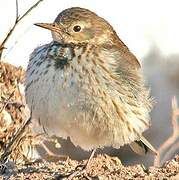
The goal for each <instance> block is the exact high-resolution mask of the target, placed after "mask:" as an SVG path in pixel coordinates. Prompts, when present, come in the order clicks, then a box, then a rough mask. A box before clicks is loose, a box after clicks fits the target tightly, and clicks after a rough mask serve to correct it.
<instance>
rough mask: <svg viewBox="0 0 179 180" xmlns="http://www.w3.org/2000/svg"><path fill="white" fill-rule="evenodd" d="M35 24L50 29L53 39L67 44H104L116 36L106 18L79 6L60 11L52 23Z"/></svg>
mask: <svg viewBox="0 0 179 180" xmlns="http://www.w3.org/2000/svg"><path fill="white" fill-rule="evenodd" d="M35 25H37V26H40V27H42V28H46V29H49V30H51V32H52V36H53V40H54V41H57V42H60V43H67V44H68V43H74V44H79V43H95V44H96V45H97V44H104V43H110V42H113V41H114V39H115V38H116V36H117V35H116V33H115V31H114V30H113V28H112V26H111V25H110V24H109V23H108V22H107V21H106V20H104V19H103V18H101V17H99V16H98V15H96V14H95V13H93V12H91V11H89V10H87V9H84V8H79V7H73V8H69V9H66V10H64V11H62V12H61V13H60V14H59V15H58V16H57V18H56V19H55V21H54V23H37V24H35Z"/></svg>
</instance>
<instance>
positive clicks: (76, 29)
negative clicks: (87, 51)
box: [73, 25, 81, 32]
mask: <svg viewBox="0 0 179 180" xmlns="http://www.w3.org/2000/svg"><path fill="white" fill-rule="evenodd" d="M73 31H75V32H80V31H81V27H80V26H79V25H76V26H74V27H73Z"/></svg>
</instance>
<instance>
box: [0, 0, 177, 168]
mask: <svg viewBox="0 0 179 180" xmlns="http://www.w3.org/2000/svg"><path fill="white" fill-rule="evenodd" d="M18 2H19V14H23V13H24V12H25V11H26V10H27V9H28V8H29V7H30V6H31V5H32V4H34V3H35V2H36V1H35V0H19V1H18ZM72 6H80V7H84V8H87V9H90V10H91V11H94V12H96V13H97V14H98V15H99V16H101V17H103V18H105V19H106V20H107V21H108V22H110V24H111V25H112V26H113V27H114V29H115V30H116V32H117V34H118V35H119V37H120V38H121V39H122V41H123V42H124V43H125V44H126V45H127V46H128V47H129V49H130V50H131V51H132V52H133V53H134V54H135V55H136V56H137V58H138V59H139V61H140V62H141V64H142V68H143V73H144V75H145V79H146V84H147V86H149V87H150V89H151V93H152V96H153V97H154V98H155V101H156V104H155V106H154V109H153V111H152V112H151V117H152V126H151V128H150V129H149V130H148V131H146V132H145V136H146V137H147V139H148V140H149V141H150V142H151V143H152V144H153V145H154V146H155V147H156V148H158V147H159V146H160V145H161V144H162V143H163V142H164V141H165V140H166V139H167V138H168V137H169V136H170V134H171V133H172V125H171V99H172V97H173V96H174V95H175V96H176V98H177V99H178V100H179V45H178V42H179V21H178V17H179V11H178V7H179V1H177V0H165V1H163V0H157V1H156V0H150V1H148V0H137V1H131V0H125V1H122V0H118V1H116V0H110V1H95V0H86V1H84V0H65V1H59V0H44V1H43V2H42V3H41V4H40V5H39V6H38V7H37V8H36V9H34V10H33V11H32V12H31V14H30V15H28V16H27V17H26V18H25V19H24V20H23V21H22V22H21V23H20V24H19V25H18V27H17V29H16V30H15V31H14V34H13V36H12V37H11V38H10V39H9V41H8V43H7V44H6V48H7V49H6V50H5V51H4V53H3V58H2V59H3V60H4V61H7V62H9V63H11V64H14V65H16V66H23V67H24V68H26V66H27V63H28V59H29V54H30V53H31V52H32V51H33V49H34V48H36V47H37V46H40V45H42V44H44V43H48V42H50V41H51V40H52V39H51V34H50V32H49V31H47V30H44V29H41V28H38V27H36V26H34V25H33V24H34V23H39V22H43V23H45V22H53V21H54V19H55V17H56V16H57V15H58V14H59V12H61V11H62V10H64V9H65V8H69V7H72ZM15 7H16V4H15V0H6V1H5V0H4V1H3V0H0V17H1V18H0V42H1V41H2V40H3V38H4V37H5V36H6V34H7V32H8V30H9V29H10V27H12V26H13V24H14V21H15V17H16V8H15ZM61 143H62V145H63V148H62V149H61V152H60V153H64V154H69V155H70V156H71V157H72V158H74V159H76V158H86V157H88V156H89V153H87V152H84V151H82V150H80V148H75V147H73V145H72V144H70V143H69V142H66V141H64V140H61ZM104 151H105V152H107V153H109V154H111V155H117V156H119V157H120V158H121V159H122V161H123V162H124V163H126V164H133V163H141V162H142V163H144V164H145V165H149V164H151V163H152V162H153V156H152V155H150V154H149V155H147V156H146V157H140V156H138V155H136V154H134V153H133V152H132V151H131V150H130V149H129V148H128V147H124V148H121V149H120V150H114V149H111V148H107V149H105V150H104ZM178 151H179V149H178ZM100 152H101V151H100ZM175 153H177V152H175Z"/></svg>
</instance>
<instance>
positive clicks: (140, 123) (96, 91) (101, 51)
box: [26, 7, 155, 153]
mask: <svg viewBox="0 0 179 180" xmlns="http://www.w3.org/2000/svg"><path fill="white" fill-rule="evenodd" d="M36 25H37V26H40V27H43V28H46V29H49V30H51V32H52V37H53V41H52V42H51V43H49V44H46V45H43V46H41V47H38V48H36V49H35V50H34V52H33V53H32V55H31V57H30V60H29V65H28V68H27V74H26V99H27V104H28V105H29V107H30V109H32V118H34V119H36V120H39V122H40V124H41V125H42V126H43V127H44V130H45V131H46V132H47V133H48V134H49V135H56V136H60V137H63V138H67V137H70V139H71V141H72V142H73V143H74V144H75V145H79V146H80V147H81V148H83V149H85V150H93V149H96V148H103V147H105V146H112V147H114V148H119V147H120V146H123V145H124V144H130V145H131V147H132V149H133V150H134V151H136V152H139V153H141V152H144V153H145V152H146V151H147V149H148V148H149V149H151V150H152V151H154V152H155V149H154V148H153V147H152V145H150V143H149V142H148V141H147V140H146V139H145V138H144V137H143V136H142V133H143V132H144V131H145V130H146V129H148V127H149V125H150V117H149V112H150V110H151V99H150V97H149V91H148V90H147V89H146V88H145V87H144V81H143V77H142V75H141V69H140V64H139V62H138V60H137V59H136V57H135V56H134V55H133V54H132V53H131V52H130V51H129V49H128V48H127V46H126V45H125V44H124V43H123V42H122V41H121V40H120V39H119V37H118V36H117V34H116V32H115V31H114V29H113V28H112V26H111V25H110V24H109V23H108V22H107V21H106V20H104V19H103V18H101V17H99V16H98V15H96V14H95V13H93V12H91V11H89V10H87V9H83V8H78V7H75V8H70V9H66V10H64V11H62V12H61V13H60V14H59V15H58V17H57V18H56V19H55V22H54V23H39V24H36Z"/></svg>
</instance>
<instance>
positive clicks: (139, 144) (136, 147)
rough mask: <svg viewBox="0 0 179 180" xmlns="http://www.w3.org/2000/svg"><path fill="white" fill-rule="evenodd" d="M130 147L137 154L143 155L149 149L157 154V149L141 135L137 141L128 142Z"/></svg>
mask: <svg viewBox="0 0 179 180" xmlns="http://www.w3.org/2000/svg"><path fill="white" fill-rule="evenodd" d="M130 147H131V149H132V150H133V151H134V152H135V153H137V154H139V155H145V154H147V152H149V151H151V152H152V153H154V154H155V155H157V154H158V152H157V150H156V149H155V148H154V147H153V146H152V145H151V144H150V143H149V141H147V139H145V138H144V137H143V136H141V138H140V140H139V141H134V142H132V143H131V144H130Z"/></svg>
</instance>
